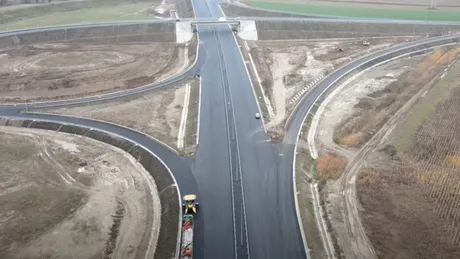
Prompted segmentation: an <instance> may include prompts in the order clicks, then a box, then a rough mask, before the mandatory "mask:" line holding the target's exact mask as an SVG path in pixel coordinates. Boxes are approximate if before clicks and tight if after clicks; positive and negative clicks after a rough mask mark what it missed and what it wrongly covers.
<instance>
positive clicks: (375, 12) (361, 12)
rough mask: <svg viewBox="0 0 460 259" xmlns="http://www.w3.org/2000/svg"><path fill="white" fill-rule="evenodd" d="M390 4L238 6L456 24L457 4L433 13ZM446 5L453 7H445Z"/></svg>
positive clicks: (390, 0)
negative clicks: (452, 22) (451, 22)
mask: <svg viewBox="0 0 460 259" xmlns="http://www.w3.org/2000/svg"><path fill="white" fill-rule="evenodd" d="M394 1H396V0H362V1H361V0H356V1H353V0H352V1H349V2H348V1H318V0H312V1H303V0H302V1H301V0H288V1H280V0H263V1H260V0H258V1H254V0H244V1H242V2H243V3H245V4H247V5H249V6H252V7H256V8H262V9H268V10H274V11H283V12H292V13H299V14H300V13H302V14H311V15H327V16H346V17H358V18H387V19H405V20H428V21H460V4H459V3H458V2H456V1H454V0H450V1H449V0H446V1H444V2H442V3H439V4H438V8H437V9H436V10H429V9H428V7H429V2H428V1H427V3H426V4H425V5H424V6H422V5H420V4H415V5H410V2H409V3H408V5H395V4H394ZM405 2H407V1H405ZM438 2H440V1H438ZM443 5H444V7H443ZM446 5H451V6H454V7H445V6H446Z"/></svg>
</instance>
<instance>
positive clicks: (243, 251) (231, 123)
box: [213, 26, 249, 259]
mask: <svg viewBox="0 0 460 259" xmlns="http://www.w3.org/2000/svg"><path fill="white" fill-rule="evenodd" d="M225 27H227V26H225ZM213 34H214V37H215V39H216V41H217V43H218V52H219V66H220V68H221V71H222V86H223V89H224V99H225V100H226V103H227V109H226V111H227V112H226V115H227V116H226V117H227V130H228V137H229V143H230V151H229V154H230V170H231V181H232V183H231V184H232V192H233V193H232V202H233V217H234V224H235V225H234V231H235V258H238V259H239V258H241V259H243V258H249V244H248V242H247V241H248V237H247V226H246V211H245V206H244V193H243V181H242V172H241V160H240V154H239V152H238V140H237V136H236V134H237V132H236V124H235V113H234V111H233V102H232V97H231V94H230V87H229V83H228V74H227V69H226V66H225V58H224V53H223V51H222V47H221V46H222V44H221V42H220V37H219V34H218V32H216V30H214V26H213Z"/></svg>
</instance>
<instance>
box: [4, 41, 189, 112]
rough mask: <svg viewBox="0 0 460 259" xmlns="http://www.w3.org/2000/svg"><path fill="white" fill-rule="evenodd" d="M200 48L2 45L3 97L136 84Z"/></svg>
mask: <svg viewBox="0 0 460 259" xmlns="http://www.w3.org/2000/svg"><path fill="white" fill-rule="evenodd" d="M189 49H190V52H189ZM195 52H196V47H193V44H191V45H190V46H188V47H186V46H179V45H176V44H175V43H158V42H150V43H135V42H134V43H123V44H113V45H104V44H92V43H91V42H89V43H85V44H82V43H43V44H38V43H37V44H30V45H23V46H21V47H19V48H15V49H13V50H9V49H7V50H0V78H1V83H0V93H1V96H2V97H1V98H0V101H1V102H3V103H15V102H24V101H39V100H57V99H62V98H76V97H83V96H88V95H94V94H103V93H109V92H114V91H121V90H126V89H131V88H136V87H139V86H143V85H147V84H151V83H154V82H156V81H160V80H162V79H165V78H167V77H170V76H172V75H174V74H176V73H179V72H181V71H183V70H184V69H185V68H186V67H187V66H189V65H190V64H191V63H192V62H193V60H194V53H195Z"/></svg>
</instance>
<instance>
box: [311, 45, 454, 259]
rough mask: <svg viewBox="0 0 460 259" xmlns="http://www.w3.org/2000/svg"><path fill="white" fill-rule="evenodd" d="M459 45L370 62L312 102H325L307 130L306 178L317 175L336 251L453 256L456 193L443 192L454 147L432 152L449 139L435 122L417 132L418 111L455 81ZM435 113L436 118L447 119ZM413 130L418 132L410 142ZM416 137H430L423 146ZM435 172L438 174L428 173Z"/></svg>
mask: <svg viewBox="0 0 460 259" xmlns="http://www.w3.org/2000/svg"><path fill="white" fill-rule="evenodd" d="M459 51H460V49H459V48H458V45H457V46H455V47H446V48H440V49H436V50H434V51H431V52H429V53H428V54H425V55H423V56H418V57H411V58H410V59H401V60H395V61H392V62H389V63H386V64H384V65H380V66H377V67H375V68H372V69H370V70H368V71H366V72H364V73H363V74H362V75H360V76H358V77H356V78H351V79H350V80H348V82H346V83H344V84H342V85H341V86H340V87H339V88H337V91H336V92H334V93H332V94H331V95H330V98H328V99H327V100H328V101H325V102H324V103H323V104H321V106H323V105H324V107H327V109H325V110H324V112H323V113H322V114H321V119H320V122H319V127H318V129H317V130H316V134H315V136H316V138H317V140H318V141H317V143H318V145H317V146H318V147H319V151H320V152H319V153H320V157H319V158H318V159H317V161H316V177H317V178H320V179H323V184H324V186H323V187H322V194H323V196H324V201H325V207H326V210H327V211H328V218H329V219H330V220H331V223H332V227H333V232H334V233H335V234H336V236H337V244H338V246H339V247H340V250H341V252H342V256H344V257H345V258H366V259H367V258H377V257H378V258H458V247H459V246H458V244H459V238H458V231H457V229H458V228H452V227H451V226H457V225H458V220H457V218H456V215H457V214H458V213H457V211H458V208H457V207H456V205H455V204H454V203H455V202H457V201H458V199H455V198H454V199H452V200H447V198H445V197H456V196H455V195H456V188H457V186H456V185H454V184H453V185H449V184H447V179H448V178H447V177H453V175H455V174H454V173H453V171H452V173H451V172H450V171H449V170H451V169H452V168H453V167H455V165H456V164H455V163H456V161H457V160H456V154H457V151H456V150H455V148H454V146H452V150H451V149H448V148H447V149H446V150H443V151H440V153H438V151H437V150H436V148H440V147H445V146H446V145H447V144H446V143H451V142H452V141H453V140H454V138H451V137H446V136H450V135H449V134H450V133H447V131H448V130H447V131H446V132H444V133H442V134H441V135H438V134H436V132H439V130H441V128H442V129H444V126H443V127H441V128H440V129H436V130H435V129H434V126H435V125H437V124H435V123H432V125H428V126H426V127H425V132H423V134H420V133H421V132H420V130H421V129H423V127H421V125H422V124H423V121H424V120H425V118H426V117H424V116H427V115H429V114H432V112H429V111H430V110H433V109H434V107H436V104H437V102H439V100H441V99H442V96H443V95H447V93H449V91H447V90H446V88H447V89H448V88H452V87H454V86H457V84H456V82H458V76H457V75H458V66H457V65H453V64H456V63H455V60H458V53H459ZM457 63H458V62H457ZM452 67H454V68H455V70H454V71H452V72H451V70H452ZM456 80H457V81H456ZM446 81H447V82H446ZM432 89H433V90H434V89H444V93H443V94H440V92H439V90H436V91H438V92H437V93H435V94H434V96H433V94H431V91H432ZM456 100H457V99H454V102H452V103H455V101H456ZM423 102H426V103H425V104H424V105H422V103H423ZM326 105H327V106H326ZM413 105H419V106H418V107H417V108H415V106H414V108H415V109H412V108H411V107H413ZM319 110H322V108H320V109H319ZM454 110H456V109H455V108H452V111H454ZM441 111H443V112H446V110H445V107H444V110H441ZM315 116H316V115H315ZM444 116H445V115H444ZM448 117H449V118H452V116H448ZM429 118H430V117H429ZM444 118H447V117H444ZM441 119H442V115H441V116H440V117H438V118H437V119H436V120H437V121H436V122H437V123H438V124H439V123H440V121H443V122H445V123H446V124H448V126H449V127H450V126H454V125H456V124H455V123H456V122H454V121H452V122H453V123H452V124H451V123H450V120H449V119H445V120H441ZM447 122H449V123H447ZM401 125H402V126H401ZM443 125H444V124H443ZM424 126H425V125H424ZM400 128H402V129H400ZM407 128H409V130H407ZM427 129H430V131H428V130H427ZM395 131H396V132H397V134H396V136H395V134H393V132H395ZM454 131H455V130H453V131H452V132H454ZM414 135H415V136H420V138H419V139H418V142H417V138H416V139H415V140H416V141H414V142H415V145H414V146H412V147H411V144H410V143H411V139H412V138H413V136H414ZM422 139H423V140H422ZM441 139H443V140H442V141H444V142H443V143H444V144H440V141H441ZM425 140H426V141H427V143H430V144H426V145H423V143H425V142H424V141H425ZM408 143H409V144H408ZM433 143H437V144H433ZM453 145H455V144H453ZM395 146H396V148H395ZM403 147H405V148H403ZM331 151H333V152H331ZM432 157H435V158H436V159H437V160H436V161H437V164H435V163H434V162H433V161H434V160H432V159H433V158H432ZM326 158H327V159H326ZM340 160H342V161H343V160H345V161H346V163H345V164H342V163H337V161H340ZM325 163H327V164H325ZM324 168H326V169H327V170H323V169H324ZM324 172H326V173H329V174H328V175H326V174H324ZM438 174H439V177H443V178H440V180H435V179H436V177H434V176H435V175H436V176H437V175H438ZM428 177H430V180H433V182H430V183H432V184H433V185H429V184H428ZM441 182H442V183H443V184H441ZM454 182H457V181H454ZM425 184H426V185H425ZM356 185H358V188H357V187H356ZM438 186H439V187H438ZM441 186H442V187H441ZM357 189H358V190H357ZM446 190H448V192H449V193H452V195H451V196H446V195H445V194H446V193H448V192H446ZM358 197H359V200H358ZM449 208H450V209H449ZM454 215H455V216H454ZM361 217H362V219H361ZM361 221H363V222H362V223H361ZM444 222H445V223H444Z"/></svg>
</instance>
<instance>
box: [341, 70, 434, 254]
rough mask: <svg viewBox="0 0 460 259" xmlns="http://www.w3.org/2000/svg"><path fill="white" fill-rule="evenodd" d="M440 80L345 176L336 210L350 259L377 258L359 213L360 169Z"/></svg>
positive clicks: (395, 118)
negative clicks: (340, 219) (358, 179)
mask: <svg viewBox="0 0 460 259" xmlns="http://www.w3.org/2000/svg"><path fill="white" fill-rule="evenodd" d="M437 79H438V78H437V77H435V78H434V79H433V80H432V81H431V82H429V83H428V84H426V85H425V86H424V87H423V88H422V89H420V90H419V91H418V92H417V94H415V95H414V96H413V97H412V98H411V99H410V100H409V101H408V102H406V103H405V104H404V105H403V106H402V107H401V108H400V109H399V110H398V112H397V113H395V114H394V115H393V116H392V117H391V118H390V119H389V120H388V122H387V123H385V124H384V125H383V127H382V128H381V129H380V130H379V131H378V132H377V133H376V134H375V135H374V136H373V137H372V138H371V139H370V140H369V141H368V142H367V143H366V144H365V145H364V146H363V147H362V148H361V149H360V150H359V151H358V152H357V154H356V155H355V156H354V157H353V159H351V160H348V164H347V167H346V168H345V170H344V172H343V174H342V176H341V177H340V179H339V181H338V184H339V186H338V190H339V192H338V193H339V198H338V199H337V201H336V204H335V206H336V209H338V211H341V217H342V222H344V224H345V229H346V232H347V233H348V236H347V237H343V238H340V239H341V240H340V241H339V242H341V245H340V247H341V248H342V249H343V251H344V253H345V254H346V255H348V256H349V255H353V257H352V258H356V259H361V258H362V259H372V258H377V255H376V253H375V250H374V247H373V245H372V243H371V242H370V240H369V238H368V237H367V235H366V231H365V229H364V227H363V225H362V222H361V218H360V214H359V211H360V210H361V205H360V204H359V202H358V198H357V194H356V178H357V176H358V173H359V171H360V169H361V168H362V167H363V165H365V164H366V161H367V159H368V158H369V156H370V155H371V154H372V153H373V152H374V151H375V150H376V149H378V148H379V147H380V146H381V145H382V144H383V143H384V141H385V140H386V138H387V137H388V136H389V135H390V133H391V131H392V130H393V129H394V128H395V126H396V125H397V123H398V121H399V119H401V117H402V116H403V115H404V113H405V112H406V111H407V110H408V109H409V108H410V107H411V106H412V105H414V104H415V102H416V101H417V100H418V99H419V98H420V97H421V96H422V95H423V93H424V92H425V91H427V90H428V89H429V88H430V87H431V86H433V85H434V83H435V82H436V80H437Z"/></svg>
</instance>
